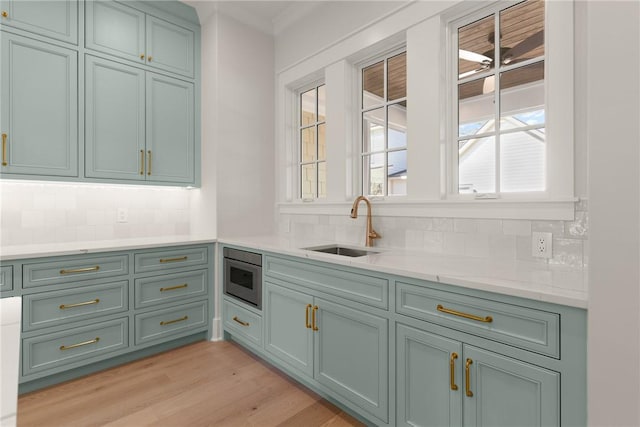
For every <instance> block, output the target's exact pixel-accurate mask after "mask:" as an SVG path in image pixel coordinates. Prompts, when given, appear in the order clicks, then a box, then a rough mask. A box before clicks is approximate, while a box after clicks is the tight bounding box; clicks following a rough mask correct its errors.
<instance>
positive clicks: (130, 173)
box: [85, 55, 146, 180]
mask: <svg viewBox="0 0 640 427" xmlns="http://www.w3.org/2000/svg"><path fill="white" fill-rule="evenodd" d="M85 69H86V75H85V82H86V93H85V98H86V105H85V109H86V110H85V115H86V117H85V120H86V122H85V123H86V125H85V134H86V152H85V156H86V176H88V177H93V178H113V179H128V180H144V179H145V174H144V173H145V163H146V153H145V72H144V71H143V70H140V69H138V68H135V67H129V66H126V65H122V64H119V63H117V62H113V61H107V60H104V59H101V58H95V57H92V56H88V55H87V57H86V68H85Z"/></svg>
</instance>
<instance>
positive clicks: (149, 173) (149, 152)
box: [147, 58, 151, 175]
mask: <svg viewBox="0 0 640 427" xmlns="http://www.w3.org/2000/svg"><path fill="white" fill-rule="evenodd" d="M149 61H151V58H149ZM147 154H148V155H149V167H148V168H147V175H151V150H149V151H147Z"/></svg>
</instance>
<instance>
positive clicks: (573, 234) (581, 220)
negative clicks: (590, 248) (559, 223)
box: [565, 211, 589, 239]
mask: <svg viewBox="0 0 640 427" xmlns="http://www.w3.org/2000/svg"><path fill="white" fill-rule="evenodd" d="M565 237H569V238H572V239H587V238H588V237H589V212H585V211H576V217H575V219H574V220H573V221H567V222H566V223H565Z"/></svg>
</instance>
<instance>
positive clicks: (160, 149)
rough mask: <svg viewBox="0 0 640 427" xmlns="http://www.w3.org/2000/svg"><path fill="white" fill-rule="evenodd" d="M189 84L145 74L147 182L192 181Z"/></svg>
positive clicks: (191, 125) (191, 92)
mask: <svg viewBox="0 0 640 427" xmlns="http://www.w3.org/2000/svg"><path fill="white" fill-rule="evenodd" d="M193 103H194V99H193V84H191V83H187V82H184V81H182V80H177V79H172V78H170V77H164V76H160V75H157V74H153V73H148V74H147V180H152V181H163V182H185V183H190V182H193V177H194V166H193V163H194V146H195V144H194V126H195V118H194V113H193V111H194V110H193V109H194V105H193Z"/></svg>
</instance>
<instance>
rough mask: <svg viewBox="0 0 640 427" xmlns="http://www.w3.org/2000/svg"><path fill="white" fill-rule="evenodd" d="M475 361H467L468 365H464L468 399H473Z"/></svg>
mask: <svg viewBox="0 0 640 427" xmlns="http://www.w3.org/2000/svg"><path fill="white" fill-rule="evenodd" d="M472 363H473V360H471V359H467V363H465V364H464V382H465V384H464V389H465V393H466V395H467V397H473V392H472V391H471V372H470V371H471V364H472Z"/></svg>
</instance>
